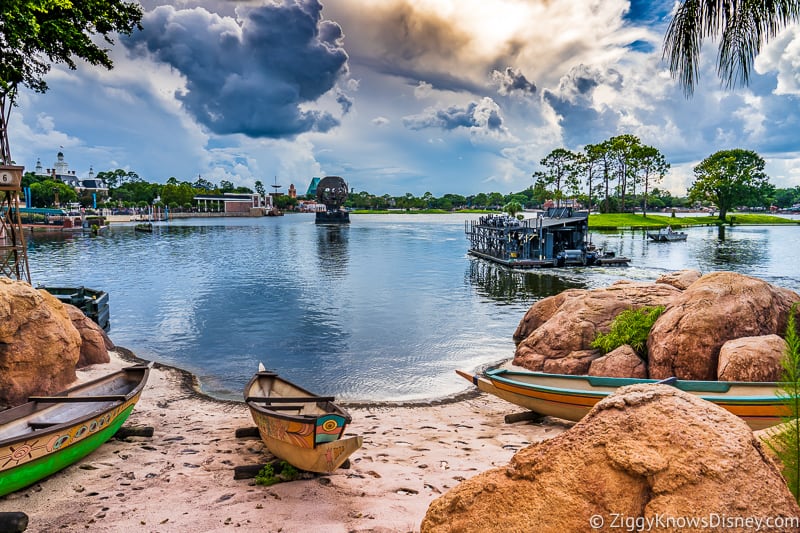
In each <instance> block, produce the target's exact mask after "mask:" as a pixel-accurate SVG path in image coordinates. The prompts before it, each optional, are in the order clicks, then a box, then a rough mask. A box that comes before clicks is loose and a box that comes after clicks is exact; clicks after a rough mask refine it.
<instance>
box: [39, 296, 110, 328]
mask: <svg viewBox="0 0 800 533" xmlns="http://www.w3.org/2000/svg"><path fill="white" fill-rule="evenodd" d="M38 288H39V289H44V290H46V291H47V292H49V293H50V294H52V295H53V296H55V297H56V298H58V299H59V300H60V301H61V302H63V303H67V304H70V305H74V306H75V307H77V308H78V309H80V310H81V311H83V314H84V315H86V316H88V317H89V318H90V319H92V320H93V321H94V322H96V323H97V325H98V326H100V327H101V328H103V330H105V331H108V330H109V328H110V326H111V322H110V321H111V312H110V311H109V306H108V293H107V292H106V291H101V290H98V289H90V288H88V287H83V286H80V287H49V286H47V285H40V286H39V287H38Z"/></svg>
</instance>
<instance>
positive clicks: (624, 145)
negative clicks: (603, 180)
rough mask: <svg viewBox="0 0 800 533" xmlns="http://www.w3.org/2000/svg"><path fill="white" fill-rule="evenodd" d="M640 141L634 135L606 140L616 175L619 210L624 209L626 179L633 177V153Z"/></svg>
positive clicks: (634, 164) (634, 166) (626, 187)
mask: <svg viewBox="0 0 800 533" xmlns="http://www.w3.org/2000/svg"><path fill="white" fill-rule="evenodd" d="M641 144H642V143H641V141H640V140H639V138H638V137H636V136H635V135H630V134H625V135H617V136H616V137H612V138H610V139H609V140H608V141H607V146H608V150H609V152H610V155H611V160H612V163H613V165H614V173H615V174H616V176H617V192H618V193H619V195H620V206H619V208H620V211H622V212H624V211H625V194H626V192H627V190H628V180H629V179H634V170H635V168H636V163H635V159H634V154H635V153H636V150H637V149H638V148H639V147H640V146H641Z"/></svg>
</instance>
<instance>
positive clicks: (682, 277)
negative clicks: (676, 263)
mask: <svg viewBox="0 0 800 533" xmlns="http://www.w3.org/2000/svg"><path fill="white" fill-rule="evenodd" d="M701 276H702V274H701V273H700V271H699V270H678V271H677V272H670V273H668V274H662V275H661V276H659V277H658V279H657V280H656V283H666V284H667V285H672V286H673V287H675V288H676V289H680V290H684V289H688V288H689V285H691V284H692V283H694V282H695V281H697V280H698V279H700V277H701Z"/></svg>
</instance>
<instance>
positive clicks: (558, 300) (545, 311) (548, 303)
mask: <svg viewBox="0 0 800 533" xmlns="http://www.w3.org/2000/svg"><path fill="white" fill-rule="evenodd" d="M587 292H588V291H586V290H584V289H567V290H565V291H562V292H560V293H558V294H556V295H553V296H548V297H547V298H542V299H541V300H539V301H538V302H536V303H535V304H533V305H532V306H531V307H530V309H528V311H527V312H526V313H525V316H523V317H522V320H520V322H519V325H518V326H517V329H516V331H514V335H513V338H514V342H516V343H519V342H520V341H522V340H525V339H526V338H527V337H528V335H530V334H531V333H533V332H534V330H536V328H538V327H539V326H541V325H542V324H544V323H545V322H547V321H548V320H550V317H552V316H553V315H554V314H556V311H558V309H559V308H560V307H561V306H562V305H563V304H564V302H565V301H566V300H568V299H570V298H578V297H580V296H583V295H585V294H586V293H587Z"/></svg>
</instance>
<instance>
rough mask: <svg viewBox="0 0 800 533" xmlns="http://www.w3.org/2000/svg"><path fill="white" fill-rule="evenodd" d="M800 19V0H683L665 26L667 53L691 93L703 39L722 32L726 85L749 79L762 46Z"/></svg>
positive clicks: (721, 68)
mask: <svg viewBox="0 0 800 533" xmlns="http://www.w3.org/2000/svg"><path fill="white" fill-rule="evenodd" d="M799 20H800V0H759V1H754V0H683V2H682V3H681V5H680V6H679V7H678V8H677V10H676V11H675V15H674V16H673V18H672V21H671V22H670V24H669V28H668V29H667V34H666V36H665V38H664V50H663V57H664V58H666V59H668V60H669V69H670V72H671V73H672V75H673V77H676V78H678V81H679V82H680V84H681V85H682V86H683V91H684V93H685V94H686V96H691V95H692V93H693V92H694V86H695V84H696V83H697V79H698V77H699V74H700V72H699V68H698V63H699V57H700V47H701V46H702V44H703V40H704V39H705V38H706V37H712V38H713V37H719V39H720V42H719V49H718V54H717V74H718V75H719V77H720V78H721V79H722V82H723V84H724V85H725V86H726V87H727V88H731V87H733V86H736V85H747V83H748V82H749V80H750V70H751V68H752V66H753V60H754V59H755V56H756V55H758V53H759V51H760V50H761V47H762V46H763V45H764V44H766V42H767V41H768V40H769V39H771V38H772V37H775V35H777V33H778V32H779V31H781V30H782V29H783V28H785V27H786V26H787V25H789V24H791V23H793V22H797V21H799Z"/></svg>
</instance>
